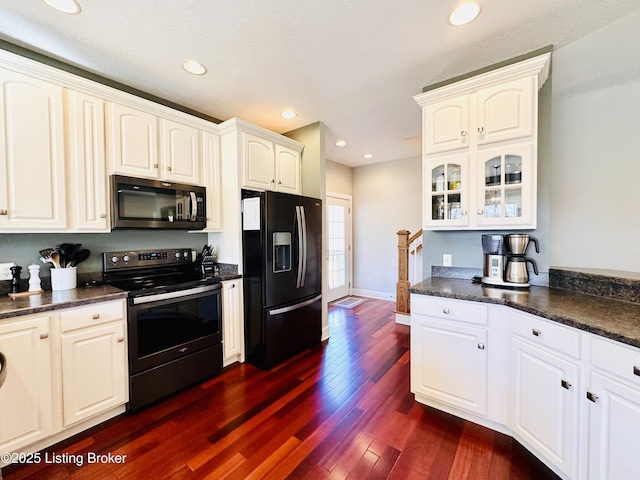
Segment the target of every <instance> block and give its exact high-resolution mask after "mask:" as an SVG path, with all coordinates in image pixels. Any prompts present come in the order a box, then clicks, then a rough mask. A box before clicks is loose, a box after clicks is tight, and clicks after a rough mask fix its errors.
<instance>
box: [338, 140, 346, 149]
mask: <svg viewBox="0 0 640 480" xmlns="http://www.w3.org/2000/svg"><path fill="white" fill-rule="evenodd" d="M346 145H347V142H345V141H344V140H338V141H337V142H336V147H344V146H346Z"/></svg>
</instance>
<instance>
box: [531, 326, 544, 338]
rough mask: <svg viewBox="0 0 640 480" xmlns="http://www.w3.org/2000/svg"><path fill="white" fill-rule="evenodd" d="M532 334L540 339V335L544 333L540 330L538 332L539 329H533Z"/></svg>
mask: <svg viewBox="0 0 640 480" xmlns="http://www.w3.org/2000/svg"><path fill="white" fill-rule="evenodd" d="M531 333H532V334H533V335H534V336H536V337H539V336H540V335H542V332H541V331H540V330H538V329H537V328H532V329H531Z"/></svg>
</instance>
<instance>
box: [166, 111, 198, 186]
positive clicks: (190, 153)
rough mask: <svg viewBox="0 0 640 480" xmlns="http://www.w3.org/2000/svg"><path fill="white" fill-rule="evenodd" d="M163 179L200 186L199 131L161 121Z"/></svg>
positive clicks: (169, 121) (171, 122) (175, 123)
mask: <svg viewBox="0 0 640 480" xmlns="http://www.w3.org/2000/svg"><path fill="white" fill-rule="evenodd" d="M160 124H161V130H160V131H161V143H162V149H161V153H162V156H161V161H160V164H161V168H162V174H161V177H162V178H164V179H165V180H171V181H173V182H181V183H190V184H194V185H200V183H201V178H200V139H199V132H198V129H196V128H193V127H189V126H187V125H183V124H181V123H178V122H174V121H171V120H167V119H165V118H163V119H161V120H160Z"/></svg>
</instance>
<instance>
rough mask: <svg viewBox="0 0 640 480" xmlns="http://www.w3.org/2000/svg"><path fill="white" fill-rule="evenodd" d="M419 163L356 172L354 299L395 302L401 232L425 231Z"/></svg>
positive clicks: (408, 161) (379, 165) (398, 162)
mask: <svg viewBox="0 0 640 480" xmlns="http://www.w3.org/2000/svg"><path fill="white" fill-rule="evenodd" d="M421 169H422V166H421V161H420V158H419V157H416V158H409V159H404V160H396V161H392V162H384V163H377V164H373V165H367V166H364V167H357V168H354V169H353V227H354V228H353V232H354V235H353V243H354V252H353V253H354V255H353V270H354V275H353V280H354V293H360V294H365V295H370V296H375V297H380V298H388V299H392V298H395V290H396V282H397V280H398V249H397V246H398V241H397V238H398V237H397V235H396V232H398V231H399V230H403V229H407V230H409V231H411V232H415V231H418V230H419V229H420V228H421V224H420V223H421V220H420V219H421V207H420V204H421V195H422V194H421V192H422V185H421V183H422V182H421V171H422V170H421Z"/></svg>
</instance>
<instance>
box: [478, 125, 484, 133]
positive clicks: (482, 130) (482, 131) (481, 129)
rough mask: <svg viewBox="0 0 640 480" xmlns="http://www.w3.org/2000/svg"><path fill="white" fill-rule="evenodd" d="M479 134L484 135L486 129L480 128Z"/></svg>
mask: <svg viewBox="0 0 640 480" xmlns="http://www.w3.org/2000/svg"><path fill="white" fill-rule="evenodd" d="M478 133H479V134H480V135H482V134H483V133H484V127H478Z"/></svg>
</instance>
